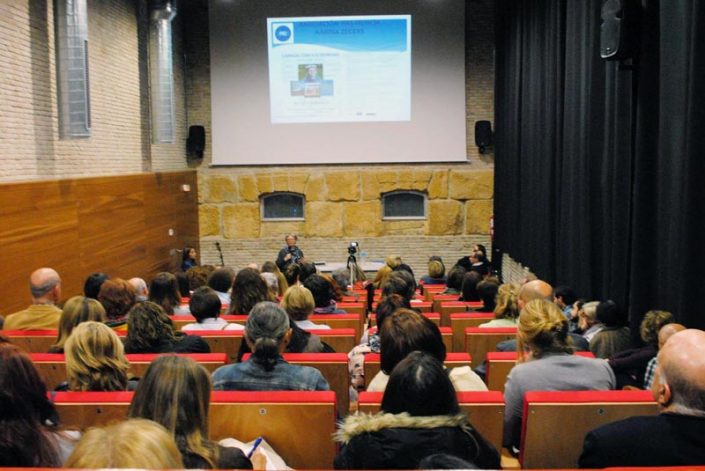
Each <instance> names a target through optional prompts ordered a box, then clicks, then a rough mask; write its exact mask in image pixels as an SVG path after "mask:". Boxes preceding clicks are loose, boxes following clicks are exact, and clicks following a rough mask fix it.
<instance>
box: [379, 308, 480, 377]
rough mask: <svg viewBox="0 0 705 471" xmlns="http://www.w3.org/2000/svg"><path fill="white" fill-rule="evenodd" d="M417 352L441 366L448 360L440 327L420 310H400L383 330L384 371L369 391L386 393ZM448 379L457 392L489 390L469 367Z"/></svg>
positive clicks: (463, 368)
mask: <svg viewBox="0 0 705 471" xmlns="http://www.w3.org/2000/svg"><path fill="white" fill-rule="evenodd" d="M415 350H419V351H422V352H426V353H428V354H429V355H432V356H433V357H434V358H436V359H437V360H438V361H440V362H441V363H442V362H444V361H445V359H446V347H445V345H444V344H443V337H441V331H440V330H439V328H438V326H437V325H436V324H434V323H433V322H432V321H430V320H429V319H427V318H426V317H424V316H422V315H421V314H419V313H418V312H416V311H412V310H411V309H398V310H397V311H395V312H394V313H393V314H392V315H391V316H389V317H387V318H386V319H385V320H384V323H383V324H382V326H381V327H380V367H381V368H380V372H379V373H377V376H375V377H374V378H372V381H370V384H369V386H367V390H368V391H384V390H385V388H386V386H387V381H388V380H389V374H390V373H391V371H392V370H393V369H394V367H395V366H397V364H399V362H401V361H402V360H403V359H404V358H406V356H407V355H408V354H409V353H411V352H413V351H415ZM448 377H449V378H450V380H451V382H452V383H453V386H454V387H455V389H456V390H457V391H487V386H486V385H485V383H484V382H483V381H482V379H481V378H480V377H479V376H477V374H475V372H473V371H472V369H470V367H469V366H461V367H457V368H453V369H452V370H450V371H449V372H448Z"/></svg>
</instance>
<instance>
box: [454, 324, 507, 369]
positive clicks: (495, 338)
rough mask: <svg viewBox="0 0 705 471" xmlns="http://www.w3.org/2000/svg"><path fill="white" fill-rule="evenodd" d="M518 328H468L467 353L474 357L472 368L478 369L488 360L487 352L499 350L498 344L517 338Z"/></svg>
mask: <svg viewBox="0 0 705 471" xmlns="http://www.w3.org/2000/svg"><path fill="white" fill-rule="evenodd" d="M516 332H517V329H516V327H497V328H495V327H467V328H466V329H465V351H466V352H468V353H469V354H470V356H471V357H472V367H473V368H477V367H478V366H479V365H481V364H482V363H483V362H484V361H485V359H486V358H487V352H493V351H495V350H497V344H498V343H499V342H502V341H504V340H511V339H513V338H516Z"/></svg>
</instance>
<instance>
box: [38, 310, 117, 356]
mask: <svg viewBox="0 0 705 471" xmlns="http://www.w3.org/2000/svg"><path fill="white" fill-rule="evenodd" d="M86 321H96V322H105V321H106V317H105V309H104V308H103V305H102V304H100V303H99V302H98V301H96V300H95V299H92V298H86V297H83V296H74V297H73V298H70V299H69V300H68V301H66V303H65V304H64V308H63V309H62V310H61V319H60V320H59V335H58V337H57V339H56V343H55V344H54V345H52V346H51V348H49V353H64V344H65V343H66V339H68V338H69V335H71V331H73V329H74V328H75V327H76V326H77V325H78V324H80V323H82V322H86Z"/></svg>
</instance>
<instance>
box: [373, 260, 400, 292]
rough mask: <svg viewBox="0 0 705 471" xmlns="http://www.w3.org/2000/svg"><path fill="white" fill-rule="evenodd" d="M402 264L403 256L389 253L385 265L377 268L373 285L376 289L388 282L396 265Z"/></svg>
mask: <svg viewBox="0 0 705 471" xmlns="http://www.w3.org/2000/svg"><path fill="white" fill-rule="evenodd" d="M399 265H401V257H399V256H398V255H389V256H387V257H386V258H385V259H384V265H383V266H382V268H380V269H379V270H377V273H376V274H375V277H374V280H372V285H373V286H374V288H375V289H382V288H384V285H385V284H386V283H387V278H389V275H391V274H392V271H394V269H395V268H396V267H398V266H399Z"/></svg>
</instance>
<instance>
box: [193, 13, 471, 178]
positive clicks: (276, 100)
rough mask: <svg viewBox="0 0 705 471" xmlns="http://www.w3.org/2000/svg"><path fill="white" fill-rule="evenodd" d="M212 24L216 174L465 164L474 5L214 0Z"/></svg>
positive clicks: (212, 133) (212, 124)
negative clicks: (468, 35) (239, 169)
mask: <svg viewBox="0 0 705 471" xmlns="http://www.w3.org/2000/svg"><path fill="white" fill-rule="evenodd" d="M208 15H209V28H210V36H209V48H210V50H209V51H208V53H209V58H210V69H209V73H210V84H209V86H210V87H209V92H210V99H211V116H210V122H204V123H203V124H205V125H206V128H207V129H209V130H210V134H209V136H210V138H211V141H210V142H211V143H212V145H211V146H209V147H208V148H209V149H210V150H211V156H212V160H211V165H214V166H219V165H239V166H261V165H282V166H284V165H335V164H358V165H370V166H371V168H372V165H374V164H379V163H399V164H408V163H412V162H419V163H420V162H424V163H446V162H466V161H467V143H466V135H467V130H468V124H467V118H466V116H467V113H466V109H465V107H466V103H467V100H466V92H468V93H472V87H474V86H476V84H475V83H467V82H466V80H465V71H466V70H469V69H470V68H471V67H473V65H472V64H466V61H465V49H466V47H472V45H466V41H465V30H466V28H467V27H468V24H470V23H468V22H466V19H465V0H385V1H383V2H382V1H379V0H355V1H349V0H266V1H265V0H209V1H208ZM204 53H205V51H204ZM209 126H210V127H209ZM284 171H286V170H284Z"/></svg>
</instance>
